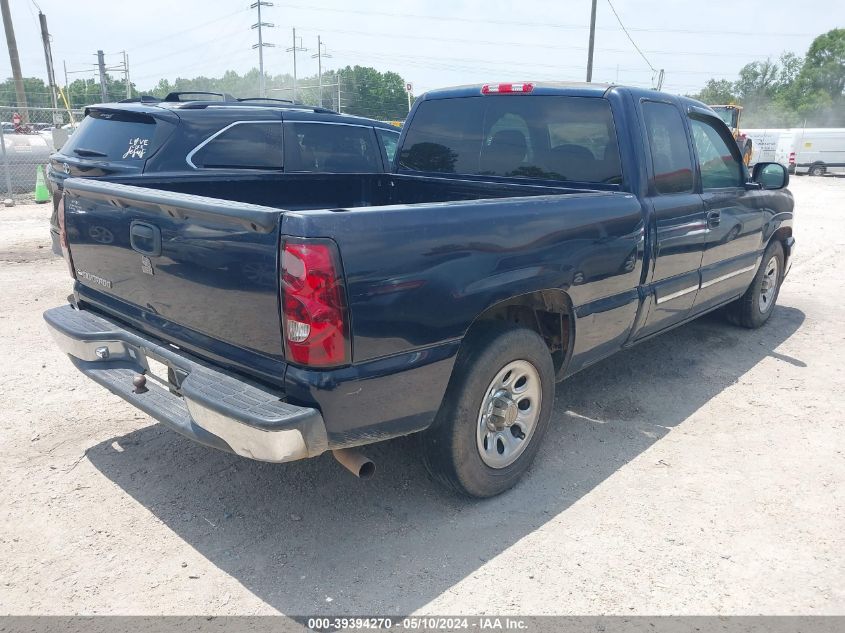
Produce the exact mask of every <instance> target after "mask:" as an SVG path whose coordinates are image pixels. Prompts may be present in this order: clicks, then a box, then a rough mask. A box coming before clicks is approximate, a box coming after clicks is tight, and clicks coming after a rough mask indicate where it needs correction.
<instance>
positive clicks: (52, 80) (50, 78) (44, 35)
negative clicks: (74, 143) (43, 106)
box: [38, 11, 59, 110]
mask: <svg viewBox="0 0 845 633" xmlns="http://www.w3.org/2000/svg"><path fill="white" fill-rule="evenodd" d="M38 22H39V24H40V25H41V42H42V43H43V44H44V61H45V62H46V63H47V83H48V84H49V85H50V96H51V97H52V99H53V109H54V110H55V109H57V108H58V107H59V102H58V100H57V99H56V74H55V72H54V71H53V51H52V50H51V48H50V31H48V30H47V16H46V15H44V14H43V13H42V12H41V11H39V12H38Z"/></svg>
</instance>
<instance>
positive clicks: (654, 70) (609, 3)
mask: <svg viewBox="0 0 845 633" xmlns="http://www.w3.org/2000/svg"><path fill="white" fill-rule="evenodd" d="M607 4H608V6H609V7H610V10H611V11H613V15H615V16H616V21H617V22H619V26H621V27H622V30H623V31H624V32H625V35H626V36H627V38H628V40H629V41H630V42H631V45H632V46H633V47H634V48H635V49H637V52H638V53H639V54H640V57H642V58H643V61H645V63H646V64H648V67H649V68H651V71H652V72H655V73H656V72H657V69H656V68H655V67H654V66H652V64H651V62H650V61H648V57H646V56H645V54H644V53H643V52H642V51H641V50H640V47H639V46H637V43H636V42H635V41H634V38H633V37H631V34H630V33H628V29H626V28H625V25H624V24H622V18H620V17H619V14H618V13H616V8H615V7H614V6H613V3H612V2H611V1H610V0H607Z"/></svg>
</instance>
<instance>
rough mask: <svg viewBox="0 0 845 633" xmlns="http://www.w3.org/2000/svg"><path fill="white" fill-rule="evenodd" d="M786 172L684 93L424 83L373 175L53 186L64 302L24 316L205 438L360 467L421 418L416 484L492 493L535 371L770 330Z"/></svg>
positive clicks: (779, 271) (786, 227) (523, 429)
mask: <svg viewBox="0 0 845 633" xmlns="http://www.w3.org/2000/svg"><path fill="white" fill-rule="evenodd" d="M787 184H788V174H787V173H786V171H785V169H784V168H783V167H782V166H780V165H778V164H776V163H767V164H757V165H756V166H755V169H754V173H753V174H752V175H749V174H748V172H747V171H746V168H745V167H744V165H743V164H742V160H741V157H740V155H739V152H738V149H737V146H736V143H735V142H734V141H733V138H732V137H731V133H730V131H729V130H728V128H727V127H725V124H724V123H723V122H722V121H721V120H720V119H719V117H718V116H716V115H715V114H714V113H713V111H712V110H710V109H709V108H707V107H706V106H704V105H702V104H701V103H698V102H696V101H692V100H690V99H685V98H681V97H675V96H671V95H667V94H662V93H659V92H653V91H647V90H640V89H633V88H624V87H619V86H613V87H609V86H600V85H596V84H543V83H537V84H489V85H484V86H469V87H460V88H454V89H446V90H439V91H434V92H430V93H428V94H426V95H425V96H424V97H422V98H421V99H419V100H418V102H417V103H416V104H415V106H414V108H413V111H412V112H411V113H410V115H409V117H408V121H407V123H406V125H405V128H404V130H403V133H402V137H401V139H400V143H399V152H398V155H397V160H396V166H395V169H394V172H393V173H388V174H376V173H370V174H326V173H303V174H291V173H286V174H266V173H261V174H240V175H235V174H215V173H199V174H197V175H196V176H194V177H186V176H185V175H180V176H178V177H168V176H167V175H166V174H162V175H161V176H155V175H147V176H145V177H143V178H138V177H134V178H133V177H108V178H105V179H100V180H97V181H94V180H85V179H75V178H72V179H68V180H67V181H66V182H65V186H64V192H65V193H64V197H63V201H62V204H61V205H60V208H59V213H58V216H59V218H58V219H59V225H60V231H61V235H60V240H61V246H62V251H63V254H64V257H65V259H66V261H67V263H68V266H69V269H70V273H71V275H72V276H73V278H74V280H75V283H74V293H73V295H72V297H71V304H70V305H66V306H62V307H57V308H54V309H51V310H48V311H47V312H46V313H45V318H46V320H47V323H48V324H49V327H50V329H51V330H52V332H53V334H54V336H55V338H56V340H57V341H58V343H59V346H60V347H61V349H62V350H63V351H64V352H66V353H67V354H68V355H69V356H70V359H71V361H72V362H73V363H74V364H75V365H76V366H77V368H78V369H79V370H80V371H82V372H83V373H84V374H86V375H87V376H89V377H90V378H93V379H94V380H96V381H97V382H99V383H101V384H102V385H104V386H105V387H106V388H108V389H109V390H110V391H112V392H114V393H116V394H117V395H119V396H121V397H122V398H124V399H126V400H127V401H129V402H131V403H132V404H133V405H135V406H136V407H138V408H139V409H141V410H143V411H145V412H146V413H148V414H149V415H151V416H152V417H154V418H156V419H158V420H160V421H161V422H163V423H164V424H166V425H168V426H170V427H171V428H173V429H175V430H176V431H178V432H180V433H182V434H184V435H186V436H188V437H190V438H193V439H194V440H196V441H198V442H201V443H203V444H206V445H208V446H212V447H216V448H219V449H223V450H227V451H232V452H234V453H237V454H239V455H243V456H246V457H250V458H253V459H258V460H265V461H272V462H284V461H290V460H296V459H302V458H306V457H313V456H316V455H319V454H321V453H323V452H325V451H327V450H331V451H334V452H335V455H336V456H337V457H338V459H339V460H341V462H343V463H344V464H345V465H346V466H347V467H350V469H352V470H353V471H356V472H358V473H359V474H361V475H367V474H369V473H370V472H372V464H371V463H370V462H368V461H367V460H366V458H364V457H363V456H362V455H361V454H360V453H359V452H358V451H357V450H355V449H354V447H358V446H361V445H365V444H369V443H373V442H377V441H380V440H384V439H387V438H391V437H396V436H400V435H405V434H410V433H417V432H419V438H420V446H421V453H422V455H423V457H424V460H425V462H426V465H427V467H428V469H429V470H430V472H431V473H432V475H433V476H434V477H435V478H436V479H438V480H439V481H441V482H443V483H445V484H446V485H448V486H450V487H452V488H454V489H455V490H457V491H458V492H461V493H464V494H468V495H472V496H478V497H484V496H490V495H494V494H497V493H500V492H502V491H504V490H506V489H507V488H509V487H510V486H512V485H514V484H515V483H516V481H517V480H518V479H519V477H520V476H521V475H522V474H523V473H524V472H525V471H526V469H527V468H528V467H529V465H530V463H531V461H532V460H533V458H534V456H535V454H536V453H537V450H538V446H539V444H540V442H541V441H542V439H543V435H544V433H545V431H546V429H547V427H548V425H549V421H550V415H551V411H552V406H553V402H554V395H555V382H556V381H559V380H562V379H564V378H566V377H567V376H569V375H571V374H573V373H575V372H577V371H579V370H581V369H583V368H584V367H587V366H588V365H590V364H592V363H595V362H597V361H599V360H601V359H603V358H605V357H607V356H609V355H610V354H613V353H614V352H616V351H618V350H620V349H623V348H626V347H629V346H631V345H633V344H635V343H637V342H639V341H642V340H644V339H647V338H649V337H651V336H653V335H655V334H658V333H660V332H664V331H666V330H667V329H669V328H672V327H674V326H676V325H679V324H682V323H684V322H686V321H689V320H690V319H693V318H695V317H697V316H699V315H701V314H704V313H705V312H709V311H711V310H714V309H716V308H724V310H725V312H726V314H727V316H728V317H729V318H730V319H731V320H733V321H734V322H735V323H736V324H738V325H741V326H745V327H759V326H761V325H763V324H764V323H765V322H766V320H767V319H768V318H769V316H770V315H771V313H772V310H773V307H774V304H775V301H776V300H777V295H778V289H779V287H780V284H781V282H782V281H783V278H784V276H785V275H786V273H787V271H788V270H789V266H790V264H791V263H792V255H793V250H794V240H793V237H792V218H793V200H792V196H791V194H790V193H789V191H788V190H786V189H784V187H785V186H786V185H787ZM102 235H109V236H111V239H109V240H107V241H106V240H102V239H101V238H100V237H99V236H102Z"/></svg>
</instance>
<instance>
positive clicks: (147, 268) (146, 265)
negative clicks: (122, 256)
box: [141, 255, 155, 275]
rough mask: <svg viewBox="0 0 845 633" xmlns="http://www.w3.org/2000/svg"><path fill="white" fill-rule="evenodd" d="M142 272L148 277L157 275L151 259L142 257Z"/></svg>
mask: <svg viewBox="0 0 845 633" xmlns="http://www.w3.org/2000/svg"><path fill="white" fill-rule="evenodd" d="M141 272H142V273H144V274H146V275H154V274H155V271H154V270H153V263H152V262H151V261H150V258H149V257H147V256H146V255H141Z"/></svg>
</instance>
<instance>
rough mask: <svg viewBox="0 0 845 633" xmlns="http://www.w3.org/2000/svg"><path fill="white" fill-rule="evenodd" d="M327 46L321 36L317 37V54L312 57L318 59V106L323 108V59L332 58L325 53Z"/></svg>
mask: <svg viewBox="0 0 845 633" xmlns="http://www.w3.org/2000/svg"><path fill="white" fill-rule="evenodd" d="M325 46H326V45H325V44H323V40H322V39H321V38H320V36H319V35H318V36H317V52H316V53H314V54H313V55H311V57H312V58H314V57H316V58H317V77H318V85H319V90H320V100H319V103H318V104H317V105H318V106H320V107H321V108H322V107H323V57H331V55H329V54H328V53H326V52H324V48H325Z"/></svg>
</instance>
